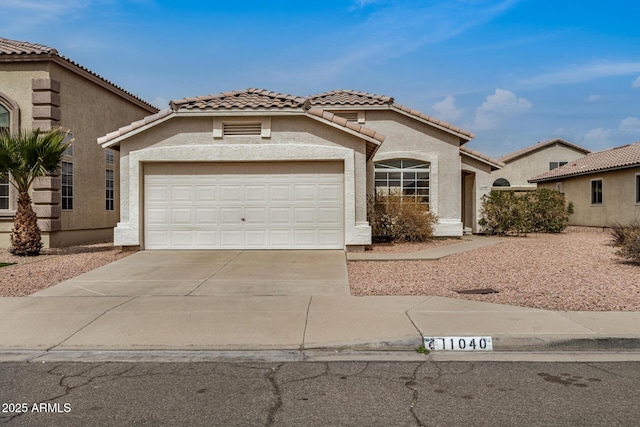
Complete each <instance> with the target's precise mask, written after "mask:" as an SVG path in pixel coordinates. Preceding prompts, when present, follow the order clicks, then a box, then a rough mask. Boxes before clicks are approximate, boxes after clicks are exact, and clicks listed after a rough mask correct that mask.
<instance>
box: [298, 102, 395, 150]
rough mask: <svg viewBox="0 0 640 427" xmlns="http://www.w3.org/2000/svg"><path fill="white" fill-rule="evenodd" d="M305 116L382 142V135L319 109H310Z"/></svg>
mask: <svg viewBox="0 0 640 427" xmlns="http://www.w3.org/2000/svg"><path fill="white" fill-rule="evenodd" d="M307 114H310V115H313V116H316V117H321V118H323V119H325V120H328V121H330V122H331V123H335V124H337V125H339V126H342V127H345V128H347V129H351V130H352V131H354V132H358V133H361V134H363V135H365V136H368V137H369V138H373V139H375V140H376V141H379V142H381V143H382V142H383V141H384V135H382V134H380V133H378V132H376V131H374V130H373V129H369V128H367V127H364V126H362V125H359V124H357V123H354V122H350V121H348V120H347V119H345V118H343V117H339V116H336V115H335V114H333V113H330V112H328V111H325V110H323V109H321V108H317V107H311V108H310V109H309V110H307Z"/></svg>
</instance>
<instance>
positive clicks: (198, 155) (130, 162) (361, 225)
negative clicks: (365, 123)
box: [114, 144, 371, 247]
mask: <svg viewBox="0 0 640 427" xmlns="http://www.w3.org/2000/svg"><path fill="white" fill-rule="evenodd" d="M122 160H123V161H122V163H121V168H127V169H128V177H127V178H124V179H127V180H128V194H127V195H126V196H127V197H121V205H120V217H121V222H119V223H118V225H117V227H116V228H115V230H114V245H116V246H141V247H143V246H144V242H143V241H142V234H143V233H142V229H143V224H142V220H143V218H142V212H141V211H142V209H144V207H143V203H144V190H143V185H142V184H143V177H144V176H143V174H144V171H143V165H144V163H146V162H172V163H174V162H195V161H197V162H206V161H210V162H250V161H260V162H270V161H305V160H311V161H322V160H327V161H332V160H333V161H342V162H344V227H345V237H344V243H345V246H350V245H358V246H361V245H368V244H370V243H371V227H370V226H369V224H368V223H367V222H366V221H365V222H359V221H358V222H357V221H356V199H357V197H356V196H357V195H356V176H355V170H356V168H355V153H354V151H353V150H352V149H348V148H342V147H330V146H322V145H307V144H282V145H279V144H265V145H258V144H237V145H236V144H234V145H186V146H178V147H155V148H146V149H142V150H138V151H132V152H130V153H129V155H128V156H127V157H125V158H123V159H122ZM121 171H122V169H121ZM126 175H127V174H123V173H121V177H124V176H126ZM365 178H366V177H361V178H360V179H362V180H363V181H364V180H365ZM122 196H125V195H124V194H123V195H122Z"/></svg>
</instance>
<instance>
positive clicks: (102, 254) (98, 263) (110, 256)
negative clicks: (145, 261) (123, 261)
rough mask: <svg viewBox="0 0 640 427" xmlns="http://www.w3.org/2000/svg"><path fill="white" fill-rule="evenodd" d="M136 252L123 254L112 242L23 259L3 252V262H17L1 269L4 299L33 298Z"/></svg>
mask: <svg viewBox="0 0 640 427" xmlns="http://www.w3.org/2000/svg"><path fill="white" fill-rule="evenodd" d="M132 253H133V252H122V251H121V250H120V248H116V247H114V246H113V244H112V243H99V244H95V245H83V246H72V247H68V248H58V249H43V250H42V251H41V255H39V256H35V257H19V256H15V255H12V254H10V253H9V252H8V251H7V250H6V249H0V262H7V263H16V264H15V265H10V266H7V267H2V268H0V297H21V296H26V295H30V294H32V293H34V292H38V291H39V290H42V289H45V288H48V287H49V286H52V285H55V284H57V283H60V282H62V281H64V280H67V279H71V278H72V277H76V276H78V275H80V274H82V273H86V272H88V271H91V270H94V269H96V268H98V267H102V266H103V265H106V264H109V263H111V262H113V261H115V260H118V259H120V258H124V257H125V256H127V255H129V254H132Z"/></svg>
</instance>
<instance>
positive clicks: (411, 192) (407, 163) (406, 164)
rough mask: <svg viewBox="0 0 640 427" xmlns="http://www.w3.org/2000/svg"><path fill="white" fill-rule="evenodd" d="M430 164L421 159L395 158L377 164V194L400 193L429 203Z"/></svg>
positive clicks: (404, 196)
mask: <svg viewBox="0 0 640 427" xmlns="http://www.w3.org/2000/svg"><path fill="white" fill-rule="evenodd" d="M429 172H430V164H429V163H428V162H423V161H420V160H412V159H393V160H386V161H382V162H377V163H376V164H375V194H376V195H381V196H389V195H400V196H402V197H403V198H407V199H411V200H413V201H416V202H419V203H424V204H429Z"/></svg>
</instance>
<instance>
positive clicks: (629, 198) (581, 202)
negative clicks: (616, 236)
mask: <svg viewBox="0 0 640 427" xmlns="http://www.w3.org/2000/svg"><path fill="white" fill-rule="evenodd" d="M639 173H640V167H635V168H630V169H623V170H617V171H610V172H601V173H594V174H590V175H582V176H577V177H573V178H565V179H563V180H561V181H551V182H541V183H539V186H540V187H545V188H551V189H557V188H558V186H557V184H558V183H560V191H562V192H563V193H564V195H565V197H566V199H567V202H571V203H573V209H574V214H573V215H570V216H569V225H581V226H595V227H608V226H612V225H615V224H616V223H621V224H628V223H630V222H632V221H634V220H640V204H637V203H636V201H635V197H636V193H635V192H636V187H635V185H636V178H635V177H636V174H639ZM594 179H602V198H603V200H602V204H601V205H592V204H591V181H592V180H594Z"/></svg>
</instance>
